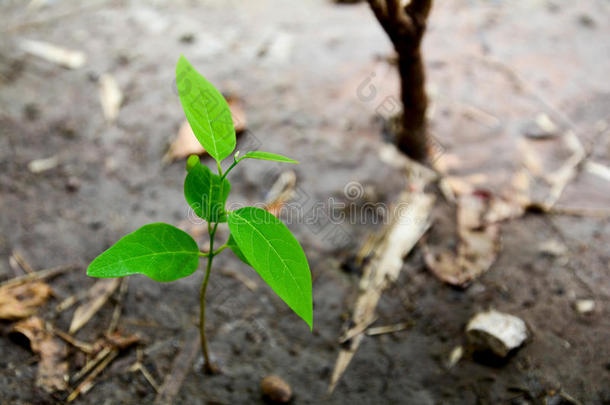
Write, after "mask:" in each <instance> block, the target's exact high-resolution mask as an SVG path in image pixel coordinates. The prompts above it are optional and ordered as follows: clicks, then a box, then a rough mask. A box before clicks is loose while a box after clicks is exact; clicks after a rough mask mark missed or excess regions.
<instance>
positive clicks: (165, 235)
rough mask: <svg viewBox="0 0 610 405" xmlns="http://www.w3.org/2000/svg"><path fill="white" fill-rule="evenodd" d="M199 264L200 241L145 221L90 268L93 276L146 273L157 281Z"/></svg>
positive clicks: (183, 273)
mask: <svg viewBox="0 0 610 405" xmlns="http://www.w3.org/2000/svg"><path fill="white" fill-rule="evenodd" d="M198 264H199V249H198V248H197V243H195V241H194V240H193V238H191V237H190V236H189V234H187V233H186V232H184V231H181V230H180V229H178V228H176V227H174V226H171V225H168V224H163V223H156V224H149V225H144V226H143V227H141V228H140V229H138V230H137V231H135V232H132V233H130V234H128V235H125V236H124V237H122V238H121V239H120V240H119V241H118V242H117V243H115V244H114V245H113V246H111V247H110V248H109V249H108V250H106V251H105V252H104V253H102V254H101V255H99V256H98V257H96V258H95V260H93V261H92V262H91V264H90V265H89V267H88V268H87V275H88V276H91V277H103V278H107V277H123V276H129V275H131V274H136V273H139V274H145V275H147V276H148V277H150V278H152V279H153V280H155V281H174V280H177V279H179V278H182V277H186V276H190V275H191V274H192V273H193V272H194V271H195V270H197V265H198Z"/></svg>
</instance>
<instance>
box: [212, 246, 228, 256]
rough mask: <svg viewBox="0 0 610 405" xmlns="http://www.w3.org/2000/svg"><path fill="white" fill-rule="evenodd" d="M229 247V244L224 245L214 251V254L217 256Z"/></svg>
mask: <svg viewBox="0 0 610 405" xmlns="http://www.w3.org/2000/svg"><path fill="white" fill-rule="evenodd" d="M228 247H229V245H227V244H224V245H222V246H221V247H219V248H218V249H216V251H215V252H214V256H216V255H217V254H218V253H220V252H222V251H223V250H225V249H226V248H228Z"/></svg>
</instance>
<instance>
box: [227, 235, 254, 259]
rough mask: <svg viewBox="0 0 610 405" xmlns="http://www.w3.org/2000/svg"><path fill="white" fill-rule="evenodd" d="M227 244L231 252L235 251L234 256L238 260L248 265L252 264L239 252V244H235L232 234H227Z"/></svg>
mask: <svg viewBox="0 0 610 405" xmlns="http://www.w3.org/2000/svg"><path fill="white" fill-rule="evenodd" d="M227 246H228V247H229V248H230V249H231V250H232V251H233V253H235V256H237V258H238V259H239V260H241V261H242V262H244V263H246V264H247V265H248V266H252V265H251V264H250V262H249V261H248V259H246V256H244V254H243V253H242V252H241V249H240V248H239V246H237V242H235V238H233V235H229V239H228V240H227Z"/></svg>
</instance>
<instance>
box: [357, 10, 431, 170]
mask: <svg viewBox="0 0 610 405" xmlns="http://www.w3.org/2000/svg"><path fill="white" fill-rule="evenodd" d="M368 2H369V5H370V6H371V9H372V10H373V12H374V13H375V16H376V17H377V20H379V23H380V24H381V26H382V27H383V29H384V30H385V32H386V33H387V34H388V36H389V37H390V40H391V41H392V44H393V45H394V49H396V52H397V53H398V72H399V74H400V80H401V89H400V90H401V91H400V97H401V101H402V106H403V111H402V117H401V120H400V123H401V125H400V129H399V130H398V133H397V134H396V143H397V145H398V148H399V149H400V150H401V151H402V152H404V153H405V154H406V155H408V156H410V157H412V158H414V159H416V160H419V161H423V160H426V157H427V155H428V143H427V134H426V108H427V106H428V99H427V97H426V92H425V82H426V80H425V79H426V77H425V72H424V65H423V60H422V54H421V42H422V38H423V36H424V32H425V31H426V20H427V19H428V15H429V14H430V9H431V7H432V0H411V1H410V2H409V3H408V4H406V5H403V4H402V3H401V1H400V0H368Z"/></svg>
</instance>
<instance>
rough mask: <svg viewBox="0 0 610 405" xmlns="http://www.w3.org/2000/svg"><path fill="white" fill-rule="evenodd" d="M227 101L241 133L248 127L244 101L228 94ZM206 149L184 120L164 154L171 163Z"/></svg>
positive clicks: (235, 124)
mask: <svg viewBox="0 0 610 405" xmlns="http://www.w3.org/2000/svg"><path fill="white" fill-rule="evenodd" d="M225 98H226V99H227V103H228V104H229V108H230V109H231V118H233V125H234V126H235V133H236V134H237V135H239V134H241V133H242V132H244V131H245V129H246V114H245V112H244V109H243V105H242V102H241V100H240V99H239V98H237V97H235V96H227V97H225ZM204 153H205V149H204V148H203V146H201V144H200V143H199V141H198V140H197V138H196V137H195V134H194V133H193V130H192V129H191V126H190V125H189V123H188V121H186V120H185V121H184V122H182V125H180V129H179V130H178V134H177V135H176V138H175V139H174V141H173V142H172V143H171V145H170V147H169V149H168V151H167V153H166V154H165V156H163V162H164V163H171V162H173V161H175V160H179V159H185V158H187V157H189V156H190V155H203V154H204Z"/></svg>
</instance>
